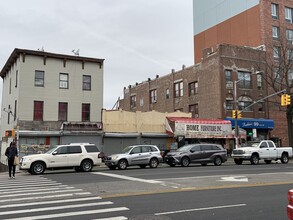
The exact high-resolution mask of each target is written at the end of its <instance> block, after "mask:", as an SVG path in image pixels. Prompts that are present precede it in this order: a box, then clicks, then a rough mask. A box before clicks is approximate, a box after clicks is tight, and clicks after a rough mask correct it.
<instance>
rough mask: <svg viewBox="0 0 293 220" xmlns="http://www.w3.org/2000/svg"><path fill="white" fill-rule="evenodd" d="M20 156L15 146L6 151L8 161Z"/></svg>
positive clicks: (11, 145)
mask: <svg viewBox="0 0 293 220" xmlns="http://www.w3.org/2000/svg"><path fill="white" fill-rule="evenodd" d="M17 155H18V152H17V148H16V146H15V144H14V145H13V144H10V146H9V147H8V148H7V149H6V151H5V156H6V157H7V158H8V160H14V157H15V156H17Z"/></svg>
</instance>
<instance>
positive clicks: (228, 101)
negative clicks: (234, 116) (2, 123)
mask: <svg viewBox="0 0 293 220" xmlns="http://www.w3.org/2000/svg"><path fill="white" fill-rule="evenodd" d="M233 104H234V98H233V95H232V94H231V93H228V94H227V95H226V110H233Z"/></svg>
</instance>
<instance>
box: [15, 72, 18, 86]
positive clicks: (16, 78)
mask: <svg viewBox="0 0 293 220" xmlns="http://www.w3.org/2000/svg"><path fill="white" fill-rule="evenodd" d="M17 81H18V70H16V73H15V88H17Z"/></svg>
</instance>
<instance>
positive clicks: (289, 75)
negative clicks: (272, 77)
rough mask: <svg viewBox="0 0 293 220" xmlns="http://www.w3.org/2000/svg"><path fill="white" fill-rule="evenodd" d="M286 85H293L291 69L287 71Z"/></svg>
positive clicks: (292, 71) (292, 70)
mask: <svg viewBox="0 0 293 220" xmlns="http://www.w3.org/2000/svg"><path fill="white" fill-rule="evenodd" d="M288 83H289V86H290V87H291V86H292V85H293V69H290V70H289V71H288Z"/></svg>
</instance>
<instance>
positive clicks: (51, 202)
mask: <svg viewBox="0 0 293 220" xmlns="http://www.w3.org/2000/svg"><path fill="white" fill-rule="evenodd" d="M99 199H102V198H101V197H99V196H96V197H85V198H76V199H61V200H54V201H52V200H50V201H44V202H31V203H19V204H11V205H1V206H0V209H3V208H15V207H23V206H34V205H46V204H47V205H48V204H57V203H66V202H83V201H89V200H99Z"/></svg>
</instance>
